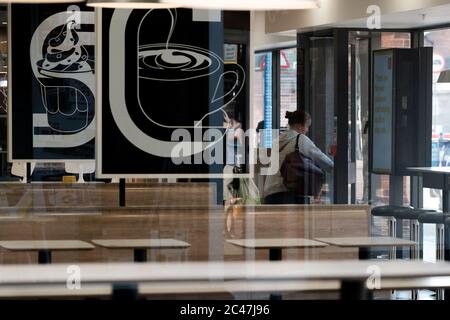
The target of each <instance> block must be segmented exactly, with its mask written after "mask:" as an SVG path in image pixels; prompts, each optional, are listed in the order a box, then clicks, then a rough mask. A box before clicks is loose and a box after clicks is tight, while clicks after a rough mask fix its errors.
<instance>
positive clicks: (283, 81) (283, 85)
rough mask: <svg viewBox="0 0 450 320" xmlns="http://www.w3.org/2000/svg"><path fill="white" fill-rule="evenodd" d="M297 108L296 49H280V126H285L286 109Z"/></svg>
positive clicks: (286, 124) (286, 122)
mask: <svg viewBox="0 0 450 320" xmlns="http://www.w3.org/2000/svg"><path fill="white" fill-rule="evenodd" d="M295 110H297V49H296V48H292V49H285V50H281V51H280V128H287V126H288V120H287V119H286V118H285V115H286V112H287V111H295Z"/></svg>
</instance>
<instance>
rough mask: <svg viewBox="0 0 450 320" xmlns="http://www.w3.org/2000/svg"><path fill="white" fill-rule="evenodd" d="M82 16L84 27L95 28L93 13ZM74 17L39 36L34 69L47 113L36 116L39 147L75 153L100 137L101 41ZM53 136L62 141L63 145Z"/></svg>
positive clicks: (52, 20)
mask: <svg viewBox="0 0 450 320" xmlns="http://www.w3.org/2000/svg"><path fill="white" fill-rule="evenodd" d="M80 16H81V19H82V22H81V23H82V24H83V25H87V24H93V23H94V15H93V12H81V13H80ZM70 17H71V15H70V12H62V13H58V14H56V15H53V16H51V17H49V18H48V19H47V20H46V21H44V22H43V23H42V24H41V25H40V27H39V28H38V29H37V30H36V32H35V35H34V36H33V40H32V44H31V48H30V57H31V64H32V68H33V72H34V75H35V77H36V80H37V81H38V82H39V85H40V89H41V90H40V91H41V98H42V106H43V109H44V110H45V114H43V113H35V114H34V118H33V126H34V128H35V129H34V131H35V132H37V133H35V134H34V145H35V147H38V146H40V147H65V146H67V147H73V146H77V145H82V144H83V143H86V142H88V141H89V140H92V139H93V138H94V136H95V127H94V117H95V65H94V61H93V58H92V57H93V48H94V47H93V45H94V42H95V37H94V36H93V32H92V31H90V32H89V31H85V30H83V29H82V28H80V26H81V25H80V24H79V23H77V22H76V21H75V20H73V19H71V18H70ZM63 19H64V20H63ZM86 130H88V132H85V131H86ZM51 135H55V136H58V143H57V144H55V139H52V138H51V137H49V136H51ZM52 140H53V141H52ZM64 140H65V141H64Z"/></svg>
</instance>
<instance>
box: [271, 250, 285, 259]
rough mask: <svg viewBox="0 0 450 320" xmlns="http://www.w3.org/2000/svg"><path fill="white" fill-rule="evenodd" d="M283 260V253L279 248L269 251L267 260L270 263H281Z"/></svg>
mask: <svg viewBox="0 0 450 320" xmlns="http://www.w3.org/2000/svg"><path fill="white" fill-rule="evenodd" d="M282 258H283V252H282V249H281V248H270V249H269V260H270V261H281V260H282Z"/></svg>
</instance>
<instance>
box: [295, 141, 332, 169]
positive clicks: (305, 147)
mask: <svg viewBox="0 0 450 320" xmlns="http://www.w3.org/2000/svg"><path fill="white" fill-rule="evenodd" d="M299 149H300V151H301V152H302V153H303V154H304V155H305V156H307V157H309V158H311V159H313V160H314V161H315V162H316V163H317V164H318V165H319V167H320V168H322V169H323V170H325V171H331V170H333V167H334V162H333V160H331V159H330V158H328V156H327V155H326V154H324V153H323V152H322V151H321V150H320V149H319V148H317V147H316V145H315V144H314V142H312V141H311V139H309V138H308V137H307V136H303V137H302V139H300V141H299Z"/></svg>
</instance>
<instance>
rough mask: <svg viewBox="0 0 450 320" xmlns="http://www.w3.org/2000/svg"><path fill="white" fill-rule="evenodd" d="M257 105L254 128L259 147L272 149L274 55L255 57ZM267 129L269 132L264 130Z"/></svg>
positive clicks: (255, 106)
mask: <svg viewBox="0 0 450 320" xmlns="http://www.w3.org/2000/svg"><path fill="white" fill-rule="evenodd" d="M254 76H255V95H254V99H255V104H254V108H253V112H254V113H253V123H252V128H256V130H257V131H258V145H259V146H261V147H264V148H271V147H272V53H271V52H265V53H259V54H256V55H255V73H254ZM264 129H267V130H264Z"/></svg>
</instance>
